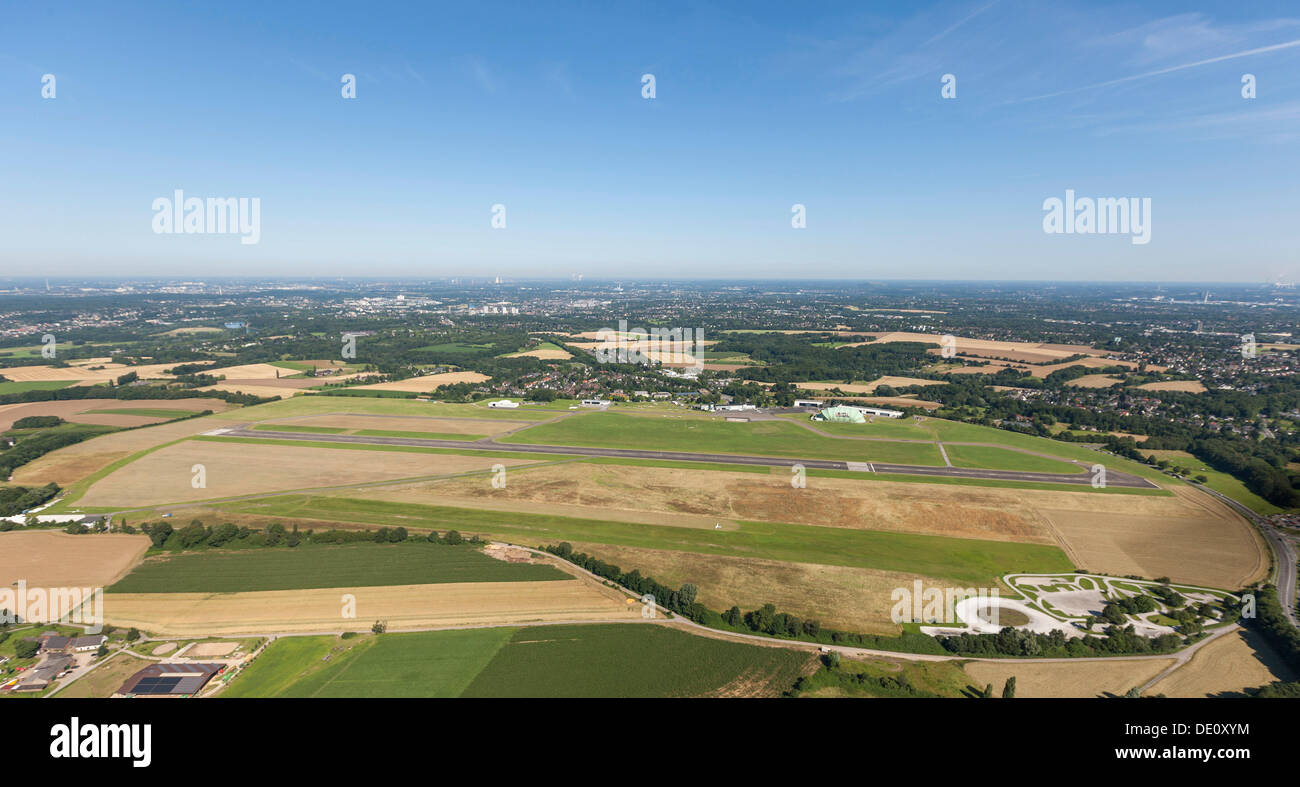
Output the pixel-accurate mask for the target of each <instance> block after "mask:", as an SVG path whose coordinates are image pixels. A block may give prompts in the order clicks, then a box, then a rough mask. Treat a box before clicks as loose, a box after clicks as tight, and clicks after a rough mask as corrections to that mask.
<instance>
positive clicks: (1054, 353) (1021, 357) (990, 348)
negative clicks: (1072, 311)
mask: <svg viewBox="0 0 1300 787" xmlns="http://www.w3.org/2000/svg"><path fill="white" fill-rule="evenodd" d="M867 335H869V336H874V337H875V341H874V342H865V343H868V344H887V343H890V342H922V343H929V344H938V343H939V342H940V340H941V339H942V335H941V334H937V333H935V334H929V333H907V332H904V331H891V332H871V333H868V334H867ZM954 338H955V340H956V344H955V346H956V349H957V352H958V353H961V354H963V355H978V356H983V357H990V356H993V357H998V358H1010V359H1011V360H1013V361H1025V362H1030V363H1041V362H1044V361H1053V360H1057V359H1060V358H1068V357H1069V356H1071V355H1100V354H1101V351H1100V350H1094V349H1093V348H1091V347H1086V346H1084V345H1070V344H1039V343H1035V342H1009V341H995V340H991V339H968V338H966V337H964V336H957V337H954ZM846 346H850V345H846ZM851 346H857V345H851Z"/></svg>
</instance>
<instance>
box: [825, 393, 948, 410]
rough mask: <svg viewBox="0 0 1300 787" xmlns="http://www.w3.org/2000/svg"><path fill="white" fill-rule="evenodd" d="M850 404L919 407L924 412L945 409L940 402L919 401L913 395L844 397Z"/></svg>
mask: <svg viewBox="0 0 1300 787" xmlns="http://www.w3.org/2000/svg"><path fill="white" fill-rule="evenodd" d="M842 398H843V399H844V400H845V401H848V402H861V403H862V404H866V405H874V406H876V407H919V408H921V409H922V410H938V409H939V408H940V407H943V405H942V404H940V403H939V402H931V401H929V400H928V399H917V398H914V397H913V396H911V395H908V396H846V397H842Z"/></svg>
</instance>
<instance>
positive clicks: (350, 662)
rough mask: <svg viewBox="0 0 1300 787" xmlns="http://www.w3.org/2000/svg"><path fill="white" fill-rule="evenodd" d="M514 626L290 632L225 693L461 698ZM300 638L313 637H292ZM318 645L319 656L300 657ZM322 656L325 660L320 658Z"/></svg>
mask: <svg viewBox="0 0 1300 787" xmlns="http://www.w3.org/2000/svg"><path fill="white" fill-rule="evenodd" d="M514 632H515V629H513V628H487V629H472V630H467V631H422V632H411V633H409V634H387V635H384V636H379V637H374V636H371V637H362V638H357V639H354V640H342V639H338V640H336V639H335V638H332V637H293V638H288V639H284V640H280V641H277V642H276V643H274V644H273V645H271V646H270V647H268V648H267V651H266V652H265V653H264V654H262V655H261V656H259V657H258V659H257V660H256V661H255V662H254V663H253V664H250V665H249V666H248V667H247V668H246V669H245V671H244V672H245V674H243V675H241V676H240V677H239V678H238V679H237V680H236V681H235V682H234V683H233V684H232V685H231V687H230V689H229V690H228V691H226V692H225V694H224V695H223V696H226V697H239V696H244V697H458V696H460V694H461V693H462V692H463V691H464V690H465V688H466V687H467V686H469V684H470V682H471V681H472V680H473V679H474V676H475V675H477V674H478V673H479V672H481V671H482V670H483V668H484V667H485V666H487V664H488V662H489V661H491V660H492V657H493V656H495V655H496V653H497V651H498V650H500V649H501V646H502V645H504V644H505V643H506V641H507V640H508V639H510V636H511V635H512V634H513V633H514ZM300 639H302V640H311V641H308V642H297V641H296V640H300ZM289 643H292V644H289ZM333 648H337V650H334V649H333ZM319 651H323V652H322V653H321V656H320V657H319V658H308V659H304V658H302V657H303V656H304V655H310V656H315V654H316V653H317V652H319ZM326 656H329V660H328V661H323V659H324V658H325V657H326ZM295 671H300V672H298V674H294V672H295Z"/></svg>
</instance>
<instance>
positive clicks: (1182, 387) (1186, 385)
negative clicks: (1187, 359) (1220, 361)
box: [1138, 380, 1206, 393]
mask: <svg viewBox="0 0 1300 787" xmlns="http://www.w3.org/2000/svg"><path fill="white" fill-rule="evenodd" d="M1138 388H1140V389H1142V390H1144V391H1183V392H1184V393H1205V390H1206V389H1205V386H1204V385H1203V384H1202V383H1201V382H1199V381H1197V380H1165V381H1164V382H1159V383H1143V384H1142V385H1139V386H1138Z"/></svg>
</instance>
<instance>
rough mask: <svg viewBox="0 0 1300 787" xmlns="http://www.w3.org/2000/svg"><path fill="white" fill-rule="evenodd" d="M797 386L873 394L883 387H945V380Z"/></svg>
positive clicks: (896, 379) (888, 379)
mask: <svg viewBox="0 0 1300 787" xmlns="http://www.w3.org/2000/svg"><path fill="white" fill-rule="evenodd" d="M795 385H797V386H798V387H799V388H802V389H803V390H806V391H829V390H831V389H832V388H838V389H840V390H841V391H843V392H844V393H861V394H872V393H875V392H876V389H877V388H879V387H880V386H882V385H888V386H892V387H894V388H905V387H907V386H910V385H943V380H926V379H924V378H921V377H893V376H890V375H885V376H884V377H878V378H876V379H875V380H872V381H870V382H861V383H844V382H805V383H795Z"/></svg>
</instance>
